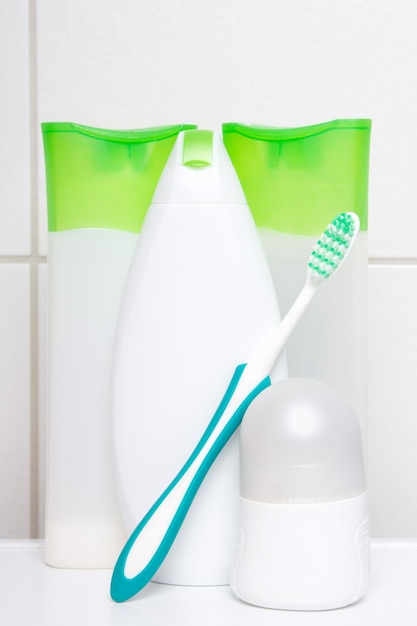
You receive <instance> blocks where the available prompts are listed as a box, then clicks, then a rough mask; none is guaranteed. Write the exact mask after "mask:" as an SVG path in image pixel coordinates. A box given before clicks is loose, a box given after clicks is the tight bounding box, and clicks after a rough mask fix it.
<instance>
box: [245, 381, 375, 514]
mask: <svg viewBox="0 0 417 626" xmlns="http://www.w3.org/2000/svg"><path fill="white" fill-rule="evenodd" d="M240 444H241V495H242V496H243V497H245V498H248V499H249V500H256V501H261V502H293V503H296V502H299V503H301V502H321V501H331V500H341V499H344V498H351V497H353V496H356V495H359V494H361V493H363V492H364V491H365V489H366V481H365V471H364V463H363V453H362V440H361V430H360V427H359V422H358V419H357V417H356V415H355V413H354V411H353V409H352V408H351V407H350V405H349V404H348V403H347V402H346V400H345V399H344V398H343V397H342V395H341V394H340V393H339V392H338V391H337V390H336V389H335V388H333V387H331V386H330V385H328V384H326V383H324V382H322V381H319V380H314V379H308V378H289V379H287V380H283V381H281V382H279V383H277V384H275V385H272V386H271V387H268V388H267V389H266V390H265V391H264V392H263V393H262V394H260V395H259V396H258V397H257V398H256V399H255V400H254V402H253V403H252V404H251V406H250V407H249V409H248V411H247V412H246V415H245V418H244V420H243V423H242V426H241V432H240Z"/></svg>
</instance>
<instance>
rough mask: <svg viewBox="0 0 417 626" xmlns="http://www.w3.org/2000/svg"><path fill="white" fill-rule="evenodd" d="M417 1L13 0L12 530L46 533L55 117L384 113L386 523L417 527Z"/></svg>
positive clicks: (375, 458)
mask: <svg viewBox="0 0 417 626" xmlns="http://www.w3.org/2000/svg"><path fill="white" fill-rule="evenodd" d="M416 32H417V6H416V4H415V2H413V1H411V0H384V1H383V2H380V0H368V1H366V2H364V1H363V0H338V1H337V2H328V1H327V0H316V2H311V1H310V0H297V1H296V2H294V1H293V0H259V1H257V2H254V1H253V0H198V1H197V2H196V0H83V1H82V2H81V1H79V0H37V1H36V0H2V2H1V3H0V71H1V86H2V97H1V99H0V112H1V115H0V127H1V142H0V164H1V167H0V181H1V184H0V537H29V536H37V535H38V534H41V533H42V519H43V517H42V507H43V501H44V495H43V487H42V485H43V481H42V476H43V471H44V466H43V450H44V430H45V428H44V427H45V352H46V330H45V329H46V257H47V240H46V220H45V193H44V178H43V162H42V148H41V142H40V134H39V123H40V122H41V121H54V120H55V121H76V122H80V123H84V124H91V125H94V126H102V127H104V128H111V127H114V128H129V127H146V126H153V125H160V124H167V123H175V122H195V123H197V124H199V126H201V127H204V126H207V127H209V128H213V127H215V126H217V125H219V124H220V123H221V122H222V121H242V122H246V123H252V122H257V123H263V124H270V125H281V126H285V125H291V126H295V125H303V124H308V123H314V122H320V121H325V120H330V119H334V118H338V117H339V118H340V117H370V118H372V119H373V135H372V154H371V185H370V231H369V255H370V259H369V425H368V426H369V428H368V441H369V450H368V457H369V478H370V488H371V503H372V528H373V534H374V535H375V536H390V537H393V536H395V537H415V536H417V488H416V487H417V454H416V450H417V408H416V407H417V402H416V389H417V385H416V382H415V379H416V373H417V356H416V355H417V330H416V328H417V243H416V235H415V230H414V229H417V206H416V203H415V197H417V175H416V172H417V156H416V145H417V116H416V103H417V43H416V41H417V40H416V38H415V33H416Z"/></svg>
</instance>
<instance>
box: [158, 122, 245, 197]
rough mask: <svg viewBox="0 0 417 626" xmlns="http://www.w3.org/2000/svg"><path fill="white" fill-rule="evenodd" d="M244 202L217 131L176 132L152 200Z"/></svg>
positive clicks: (238, 183)
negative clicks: (175, 138) (172, 146)
mask: <svg viewBox="0 0 417 626" xmlns="http://www.w3.org/2000/svg"><path fill="white" fill-rule="evenodd" d="M220 203H227V204H246V198H245V195H244V193H243V191H242V187H241V185H240V182H239V179H238V177H237V174H236V172H235V169H234V167H233V165H232V162H231V160H230V157H229V155H228V153H227V151H226V148H225V147H224V145H223V141H222V138H221V136H220V133H215V132H213V131H211V130H190V131H188V130H187V131H184V132H181V133H179V135H178V137H177V140H176V142H175V145H174V148H173V149H172V152H171V154H170V157H169V159H168V161H167V164H166V166H165V168H164V171H163V173H162V175H161V178H160V180H159V183H158V186H157V188H156V191H155V194H154V196H153V199H152V204H220Z"/></svg>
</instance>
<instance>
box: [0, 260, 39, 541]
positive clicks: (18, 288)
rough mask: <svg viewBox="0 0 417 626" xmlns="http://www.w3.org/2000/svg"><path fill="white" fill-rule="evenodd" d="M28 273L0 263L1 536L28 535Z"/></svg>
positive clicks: (24, 267) (21, 266)
mask: <svg viewBox="0 0 417 626" xmlns="http://www.w3.org/2000/svg"><path fill="white" fill-rule="evenodd" d="M30 436H31V427H30V277H29V267H28V266H26V265H6V264H0V537H6V538H7V537H18V538H20V537H28V536H30V501H31V499H30Z"/></svg>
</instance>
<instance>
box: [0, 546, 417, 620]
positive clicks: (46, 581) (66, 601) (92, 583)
mask: <svg viewBox="0 0 417 626" xmlns="http://www.w3.org/2000/svg"><path fill="white" fill-rule="evenodd" d="M42 550H43V548H42V543H41V542H39V541H7V540H3V541H0V624H4V625H5V626H6V625H7V626H28V625H30V626H38V625H39V626H67V625H68V626H84V625H85V626H108V625H109V626H130V624H132V625H133V624H134V625H135V626H137V625H140V626H162V625H165V624H169V626H197V625H198V626H205V625H207V626H209V625H210V626H211V625H213V624H216V626H217V625H219V626H223V624H224V625H225V626H226V625H227V626H245V625H246V624H247V625H248V626H249V625H250V626H253V625H254V624H256V626H263V625H264V624H265V625H266V624H268V625H269V624H278V625H279V626H287V625H291V626H292V625H294V626H316V625H318V624H319V625H320V626H326V625H327V624H328V625H329V626H330V625H331V626H348V625H349V626H362V625H363V626H374V625H375V626H376V625H377V626H392V625H393V624H396V623H398V624H401V626H415V625H416V624H417V603H416V600H415V597H416V595H417V540H415V541H414V540H398V541H397V540H395V541H393V540H378V541H376V540H374V541H373V542H372V543H371V575H370V587H369V590H368V593H367V595H366V596H365V597H364V598H362V599H361V600H360V601H359V602H358V603H357V604H354V605H352V606H350V607H346V608H344V609H338V610H336V611H320V612H292V611H274V610H270V609H261V608H257V607H253V606H250V605H248V604H245V603H243V602H241V601H239V600H237V599H236V598H235V596H234V595H233V593H232V592H231V590H230V589H229V587H174V586H170V585H161V584H156V583H150V584H149V585H148V586H147V587H146V588H145V589H144V590H143V591H142V592H141V593H140V594H139V595H138V596H136V597H135V598H133V599H132V600H130V601H128V602H125V603H123V604H116V603H114V602H113V601H112V600H111V599H110V596H109V584H110V577H111V571H110V570H59V569H53V568H51V567H47V566H46V565H45V564H44V562H43V552H42Z"/></svg>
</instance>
